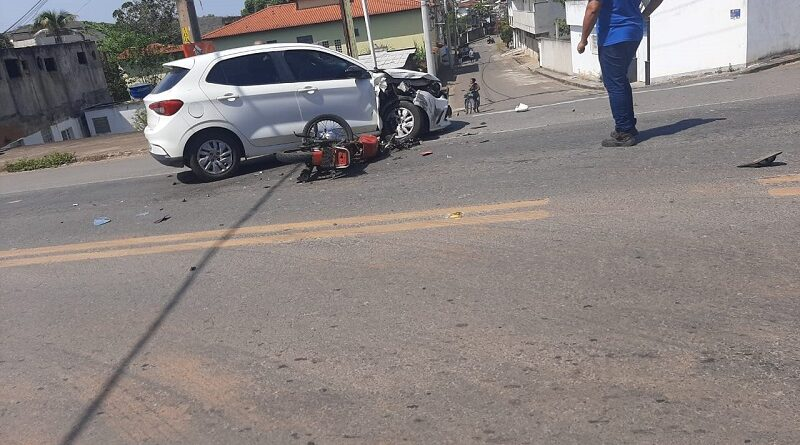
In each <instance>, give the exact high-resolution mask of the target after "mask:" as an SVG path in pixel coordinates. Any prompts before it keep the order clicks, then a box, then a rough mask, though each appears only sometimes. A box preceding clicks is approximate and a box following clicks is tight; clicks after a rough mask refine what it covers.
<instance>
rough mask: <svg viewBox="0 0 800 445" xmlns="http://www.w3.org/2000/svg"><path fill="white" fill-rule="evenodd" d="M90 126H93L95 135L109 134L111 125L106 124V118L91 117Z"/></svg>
mask: <svg viewBox="0 0 800 445" xmlns="http://www.w3.org/2000/svg"><path fill="white" fill-rule="evenodd" d="M92 125H94V132H95V133H96V134H107V133H111V125H109V123H108V117H106V116H103V117H93V118H92Z"/></svg>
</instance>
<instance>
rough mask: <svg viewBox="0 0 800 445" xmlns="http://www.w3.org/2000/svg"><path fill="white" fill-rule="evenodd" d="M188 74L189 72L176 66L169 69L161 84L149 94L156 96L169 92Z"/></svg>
mask: <svg viewBox="0 0 800 445" xmlns="http://www.w3.org/2000/svg"><path fill="white" fill-rule="evenodd" d="M188 72H189V70H188V69H186V68H180V67H177V66H173V67H170V70H169V72H167V74H166V75H165V76H164V78H163V79H161V82H159V83H158V85H156V87H155V88H154V89H153V91H151V92H150V94H158V93H163V92H164V91H169V90H170V89H172V87H174V86H175V85H177V84H178V82H180V81H181V79H183V78H184V77H185V76H186V74H187V73H188Z"/></svg>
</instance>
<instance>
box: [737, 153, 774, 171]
mask: <svg viewBox="0 0 800 445" xmlns="http://www.w3.org/2000/svg"><path fill="white" fill-rule="evenodd" d="M780 154H783V152H782V151H779V152H777V153H773V154H771V155H767V156H764V157H761V158H758V159H756V160H755V161H753V162H748V163H747V164H742V165H737V166H736V167H738V168H760V167H771V166H775V165H786V164H785V163H783V162H775V159H776V158H777V157H778V155H780Z"/></svg>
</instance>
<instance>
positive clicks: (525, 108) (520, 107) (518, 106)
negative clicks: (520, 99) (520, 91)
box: [514, 103, 530, 113]
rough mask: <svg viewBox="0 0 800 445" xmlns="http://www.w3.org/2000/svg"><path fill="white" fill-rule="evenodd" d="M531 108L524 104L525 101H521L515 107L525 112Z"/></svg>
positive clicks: (517, 110)
mask: <svg viewBox="0 0 800 445" xmlns="http://www.w3.org/2000/svg"><path fill="white" fill-rule="evenodd" d="M529 109H530V107H529V106H527V105H525V104H523V103H520V104H519V105H517V106H516V107H514V111H516V112H517V113H523V112H525V111H528V110H529Z"/></svg>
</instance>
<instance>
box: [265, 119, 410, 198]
mask: <svg viewBox="0 0 800 445" xmlns="http://www.w3.org/2000/svg"><path fill="white" fill-rule="evenodd" d="M299 136H301V137H302V138H303V146H302V148H300V149H299V150H294V151H286V152H282V153H276V154H275V158H276V159H277V160H278V161H279V162H282V163H284V164H299V163H304V164H306V168H305V169H304V170H303V171H302V172H301V173H300V176H299V177H298V179H297V182H310V181H313V180H316V179H324V178H329V179H335V178H338V177H340V176H344V175H346V174H347V173H346V170H347V169H348V168H349V167H350V166H351V165H355V164H365V163H367V162H370V161H371V160H374V159H377V158H382V157H384V156H386V155H387V154H389V151H390V150H391V147H392V144H393V141H394V137H393V136H389V137H388V138H386V139H385V140H384V141H383V142H381V141H380V140H379V138H378V136H374V135H371V134H364V135H360V136H359V137H358V138H356V137H354V136H353V130H352V128H351V127H350V125H349V124H348V123H347V122H346V121H345V120H344V119H342V118H341V117H339V116H335V115H323V116H320V117H318V118H316V119H314V120H312V121H311V122H309V123H308V124H306V128H305V129H304V130H303V134H302V135H299Z"/></svg>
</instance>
